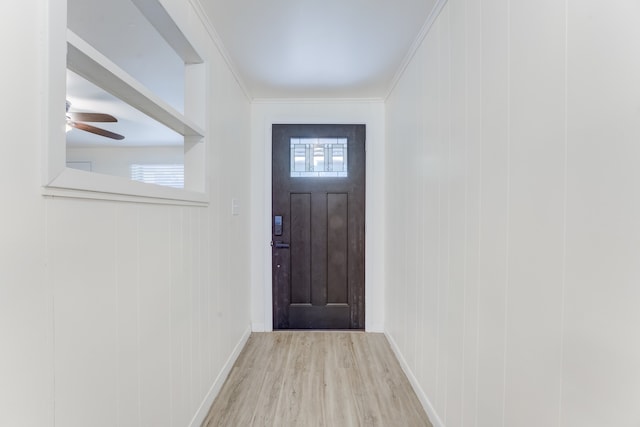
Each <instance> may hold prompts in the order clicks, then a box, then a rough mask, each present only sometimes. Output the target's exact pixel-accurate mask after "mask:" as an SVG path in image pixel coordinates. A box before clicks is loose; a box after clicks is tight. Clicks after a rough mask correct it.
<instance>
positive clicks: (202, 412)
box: [189, 326, 251, 427]
mask: <svg viewBox="0 0 640 427" xmlns="http://www.w3.org/2000/svg"><path fill="white" fill-rule="evenodd" d="M250 335H251V326H249V327H248V328H247V330H246V331H245V332H244V334H242V337H241V338H240V341H238V344H236V346H235V348H234V349H233V352H232V353H231V355H230V356H229V358H228V359H227V362H226V363H225V364H224V366H223V367H222V370H221V371H220V373H219V374H218V377H217V378H216V380H215V381H214V382H213V385H212V386H211V388H210V389H209V392H208V393H207V395H206V397H205V398H204V400H203V401H202V404H201V405H200V407H199V408H198V411H197V412H196V414H195V415H194V416H193V418H192V419H191V423H189V427H200V426H201V425H202V423H203V422H204V420H205V418H206V417H207V414H208V413H209V409H210V408H211V405H213V401H214V400H215V398H216V396H217V395H218V393H220V390H221V389H222V386H223V385H224V382H225V381H226V379H227V377H228V376H229V374H230V373H231V368H233V364H234V363H236V360H237V359H238V356H240V352H241V351H242V349H243V348H244V346H245V345H246V344H247V341H248V340H249V336H250Z"/></svg>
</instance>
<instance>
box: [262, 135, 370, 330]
mask: <svg viewBox="0 0 640 427" xmlns="http://www.w3.org/2000/svg"><path fill="white" fill-rule="evenodd" d="M311 138H320V139H318V140H313V139H311ZM332 139H333V140H335V141H340V142H336V143H331V141H332ZM345 139H346V153H343V148H342V147H344V145H343V144H344V141H345ZM292 140H295V142H293V141H292ZM301 141H303V144H302V145H300V142H301ZM307 142H309V143H307ZM296 144H297V145H296ZM292 153H293V154H292ZM292 155H293V156H295V157H296V158H295V159H292V157H291V156H292ZM343 155H344V158H343ZM343 159H344V160H343ZM294 162H295V166H294ZM345 164H346V167H347V169H346V173H345V171H344V169H343V167H344V165H345ZM292 167H295V168H296V169H295V172H296V173H295V174H296V175H298V176H294V177H292V176H291V175H292V173H291V168H292ZM334 168H335V169H334ZM339 168H342V169H339ZM318 169H320V170H322V171H323V172H321V173H317V171H318ZM272 170H273V177H272V178H273V190H272V202H273V212H272V215H273V218H275V216H282V223H283V227H282V233H281V235H276V227H275V226H274V229H273V236H272V238H273V242H274V243H273V250H272V254H273V322H274V324H273V327H274V329H289V328H293V329H308V328H311V329H318V328H321V329H332V328H335V329H363V328H364V216H365V215H364V214H365V213H364V205H365V204H364V195H365V127H364V125H273V168H272ZM336 170H340V172H339V173H337V172H335V171H336ZM301 171H302V172H301ZM324 171H327V172H328V173H325V172H324ZM323 174H324V175H329V176H324V177H319V176H317V175H323ZM314 175H316V176H314ZM345 175H346V176H345Z"/></svg>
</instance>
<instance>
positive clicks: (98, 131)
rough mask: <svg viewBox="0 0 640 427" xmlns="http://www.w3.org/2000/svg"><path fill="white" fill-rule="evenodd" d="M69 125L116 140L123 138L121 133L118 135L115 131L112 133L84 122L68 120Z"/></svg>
mask: <svg viewBox="0 0 640 427" xmlns="http://www.w3.org/2000/svg"><path fill="white" fill-rule="evenodd" d="M69 126H71V127H74V128H76V129H80V130H84V131H86V132H90V133H94V134H96V135H100V136H104V137H106V138H111V139H117V140H122V139H124V136H122V135H119V134H117V133H114V132H111V131H108V130H105V129H100V128H97V127H95V126H91V125H88V124H86V123H76V122H73V121H69Z"/></svg>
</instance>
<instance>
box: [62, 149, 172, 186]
mask: <svg viewBox="0 0 640 427" xmlns="http://www.w3.org/2000/svg"><path fill="white" fill-rule="evenodd" d="M86 161H88V162H91V166H92V169H91V170H92V171H93V172H96V173H102V174H106V175H113V176H122V177H125V178H130V177H131V165H132V164H149V163H152V164H153V163H155V164H177V165H181V164H184V147H183V146H168V147H152V146H150V147H74V148H72V147H68V148H67V162H86Z"/></svg>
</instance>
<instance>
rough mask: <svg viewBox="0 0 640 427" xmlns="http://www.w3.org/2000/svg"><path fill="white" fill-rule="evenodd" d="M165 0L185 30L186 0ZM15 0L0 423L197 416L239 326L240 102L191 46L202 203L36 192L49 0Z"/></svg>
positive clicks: (0, 307) (244, 178) (212, 50)
mask: <svg viewBox="0 0 640 427" xmlns="http://www.w3.org/2000/svg"><path fill="white" fill-rule="evenodd" d="M163 3H165V4H168V5H169V6H170V7H173V8H176V9H179V10H180V11H184V12H185V13H186V12H189V13H190V15H189V16H191V18H192V21H190V25H196V24H197V22H198V20H197V17H196V15H195V14H194V13H193V11H192V10H191V9H189V8H190V7H191V6H190V3H189V2H184V1H181V0H180V1H178V0H176V1H168V2H163ZM13 6H15V7H9V6H7V7H4V8H2V9H7V8H8V9H7V10H3V11H4V12H6V14H5V15H6V16H8V17H11V19H8V21H10V22H8V23H7V25H5V26H3V28H2V30H0V33H1V34H2V37H0V39H1V40H2V41H0V43H1V44H2V47H3V49H2V51H3V52H5V53H6V54H8V55H12V58H13V60H14V61H15V64H14V67H12V68H11V70H9V69H7V70H5V71H3V72H2V73H0V77H1V78H0V84H1V85H2V86H1V87H2V93H3V96H4V98H5V102H4V105H5V107H6V108H5V109H3V115H2V119H0V120H2V123H3V124H4V125H5V126H3V127H4V128H5V129H7V132H6V133H5V134H4V137H3V143H2V144H0V154H2V157H3V158H4V159H5V162H6V163H5V166H6V167H3V168H2V171H1V172H0V176H1V177H2V179H0V182H1V185H2V200H3V201H2V212H1V213H0V237H1V239H0V253H1V254H2V256H1V257H0V346H1V347H2V350H1V351H0V425H2V426H5V425H6V426H9V425H11V426H26V427H31V426H33V427H35V426H38V427H42V426H53V425H56V426H66V427H79V426H105V427H107V426H108V427H113V426H154V427H155V426H181V427H184V426H189V425H191V423H192V422H193V425H194V426H199V421H202V420H203V419H204V416H205V415H206V413H207V411H208V405H207V399H208V398H212V397H213V396H212V395H211V393H210V391H211V390H212V388H213V387H214V386H215V385H216V384H218V385H219V386H221V385H222V384H221V380H222V381H223V380H224V377H223V376H222V374H223V370H224V369H225V367H227V366H228V365H227V363H228V362H229V359H230V357H231V356H232V355H233V354H234V351H235V350H237V346H239V345H240V344H242V343H243V339H244V338H247V334H248V333H249V331H250V330H249V328H250V295H249V268H248V264H249V263H248V261H247V256H248V254H249V252H250V251H249V228H250V227H249V221H248V218H249V215H248V213H249V193H250V192H249V183H250V169H249V164H248V161H247V159H248V158H249V146H250V117H251V114H250V102H249V100H248V98H247V97H246V95H245V94H244V92H243V90H242V89H241V88H240V86H239V85H238V83H237V81H236V80H235V78H234V75H233V74H232V72H231V71H230V70H229V67H228V65H227V64H226V62H225V60H224V58H223V57H222V55H221V54H220V53H219V52H218V50H217V48H216V46H215V44H214V43H213V42H212V41H211V40H209V42H208V43H203V44H202V45H201V46H199V48H200V49H202V52H201V53H202V54H203V55H204V56H205V57H206V59H207V61H208V71H209V72H210V79H209V85H208V87H206V88H205V89H206V91H207V92H206V96H207V105H208V115H209V116H208V117H207V130H208V141H207V147H206V156H207V157H206V159H205V161H206V162H207V163H208V172H209V175H208V192H209V199H210V203H209V205H208V206H207V207H189V206H171V205H163V204H148V203H136V202H117V201H105V200H90V199H70V198H60V197H45V196H43V194H42V188H41V183H40V176H41V168H42V164H43V163H44V161H43V158H44V156H45V155H46V152H45V151H44V148H43V147H44V146H45V144H44V143H43V141H46V140H47V138H48V135H46V132H45V131H44V125H43V123H44V120H43V118H44V116H45V115H46V114H48V112H46V111H44V107H43V105H45V104H43V103H42V97H43V87H46V83H47V82H46V75H45V71H46V68H45V66H44V59H45V58H46V55H47V52H46V50H45V43H44V41H43V38H44V37H45V34H46V32H45V29H44V26H45V19H44V16H45V15H46V13H45V10H46V8H47V7H48V3H47V2H40V1H31V0H29V1H27V2H24V3H21V4H20V5H19V6H18V5H13ZM9 9H11V10H9ZM232 198H233V199H236V200H237V201H238V203H239V215H237V216H234V215H232V213H231V200H232ZM211 401H212V400H211V399H209V400H208V403H209V404H210V403H211ZM201 405H204V406H203V407H201Z"/></svg>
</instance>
